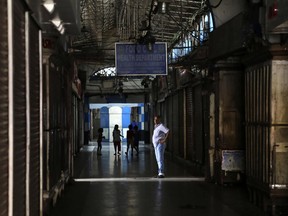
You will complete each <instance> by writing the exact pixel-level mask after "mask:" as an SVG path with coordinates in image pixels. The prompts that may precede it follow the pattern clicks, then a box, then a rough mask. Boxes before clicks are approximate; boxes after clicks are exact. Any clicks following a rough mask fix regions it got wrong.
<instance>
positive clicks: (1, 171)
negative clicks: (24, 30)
mask: <svg viewBox="0 0 288 216" xmlns="http://www.w3.org/2000/svg"><path fill="white" fill-rule="evenodd" d="M0 16H1V19H0V32H1V34H0V47H1V48H0V68H1V70H0V77H1V79H0V101H1V102H0V194H1V195H0V215H1V216H4V215H5V216H6V215H8V146H9V144H8V110H9V109H8V36H7V35H8V30H7V1H1V2H0Z"/></svg>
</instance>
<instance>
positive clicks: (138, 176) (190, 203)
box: [49, 142, 265, 216]
mask: <svg viewBox="0 0 288 216" xmlns="http://www.w3.org/2000/svg"><path fill="white" fill-rule="evenodd" d="M139 149H140V153H139V155H138V156H136V152H134V155H133V156H132V155H131V153H130V152H129V154H128V155H126V154H125V151H126V143H123V145H122V153H121V155H119V156H118V155H116V156H115V155H114V148H113V145H112V144H111V143H103V148H102V155H98V154H97V143H96V142H90V143H89V145H88V146H84V147H83V148H82V149H81V151H80V154H79V155H77V157H76V158H75V164H74V167H75V169H74V176H75V179H74V181H73V182H71V183H69V184H68V185H67V186H66V187H65V190H64V191H63V192H62V194H61V197H60V198H59V200H58V201H57V203H56V205H55V207H54V208H52V209H51V211H50V213H49V215H53V216H60V215H61V216H68V215H69V216H186V215H187V216H188V215H189V216H190V215H191V216H212V215H213V216H216V215H217V216H263V215H265V214H264V212H263V211H261V210H260V209H259V208H257V207H256V206H254V205H253V204H251V203H250V202H249V200H248V194H247V191H246V188H245V186H235V185H234V186H220V185H216V184H212V183H207V182H205V181H204V178H203V177H201V176H196V175H193V173H191V172H189V168H188V167H187V166H184V165H183V164H182V165H180V163H179V162H176V161H175V160H172V159H171V158H169V157H166V158H165V163H166V164H165V165H166V167H165V170H166V172H165V175H166V176H165V178H164V179H158V178H155V176H156V174H157V171H156V170H157V168H156V161H155V157H154V152H153V148H151V145H147V144H146V145H144V144H142V145H141V144H140V148H139Z"/></svg>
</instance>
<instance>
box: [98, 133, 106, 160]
mask: <svg viewBox="0 0 288 216" xmlns="http://www.w3.org/2000/svg"><path fill="white" fill-rule="evenodd" d="M103 138H104V139H105V137H104V136H103V128H99V129H98V137H97V143H98V147H97V154H98V155H101V150H102V139H103Z"/></svg>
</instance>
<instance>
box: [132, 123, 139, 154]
mask: <svg viewBox="0 0 288 216" xmlns="http://www.w3.org/2000/svg"><path fill="white" fill-rule="evenodd" d="M133 129H134V149H135V150H136V155H138V154H139V130H138V126H137V125H135V126H134V128H133Z"/></svg>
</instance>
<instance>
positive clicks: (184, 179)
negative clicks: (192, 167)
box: [74, 177, 205, 182]
mask: <svg viewBox="0 0 288 216" xmlns="http://www.w3.org/2000/svg"><path fill="white" fill-rule="evenodd" d="M74 180H75V182H155V181H165V182H189V181H193V182H195V181H196V182H197V181H198V182H202V181H204V180H205V179H204V178H198V177H166V178H161V179H159V178H153V177H137V178H133V177H130V178H76V179H74Z"/></svg>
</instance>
